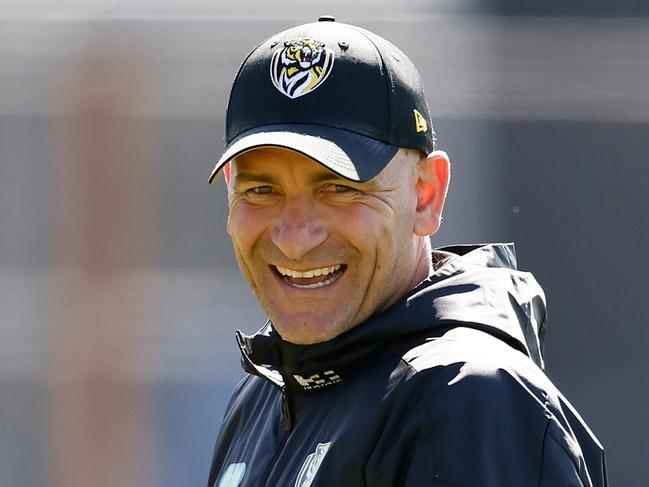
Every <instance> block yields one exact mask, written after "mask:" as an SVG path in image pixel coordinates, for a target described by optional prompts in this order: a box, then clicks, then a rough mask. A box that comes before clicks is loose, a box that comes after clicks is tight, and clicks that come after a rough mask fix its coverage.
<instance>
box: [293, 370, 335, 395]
mask: <svg viewBox="0 0 649 487" xmlns="http://www.w3.org/2000/svg"><path fill="white" fill-rule="evenodd" d="M293 378H294V379H295V380H296V381H297V383H298V384H300V385H301V386H302V388H303V389H304V390H305V391H310V390H312V389H320V388H322V387H326V386H332V385H334V384H338V383H339V382H341V381H342V378H341V377H340V376H339V375H338V374H337V373H336V372H334V371H333V370H327V371H325V372H322V373H321V374H319V373H318V374H311V375H310V376H308V377H304V376H302V375H299V374H293Z"/></svg>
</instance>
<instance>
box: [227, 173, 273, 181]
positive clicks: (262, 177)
mask: <svg viewBox="0 0 649 487" xmlns="http://www.w3.org/2000/svg"><path fill="white" fill-rule="evenodd" d="M232 179H233V182H234V183H237V184H240V183H250V182H255V183H268V184H277V179H276V178H274V177H273V176H271V175H270V174H265V173H253V172H237V173H235V174H234V177H233V178H232Z"/></svg>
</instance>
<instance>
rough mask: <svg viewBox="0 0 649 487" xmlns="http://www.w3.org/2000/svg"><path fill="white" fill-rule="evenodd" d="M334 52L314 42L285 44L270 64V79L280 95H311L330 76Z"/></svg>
mask: <svg viewBox="0 0 649 487" xmlns="http://www.w3.org/2000/svg"><path fill="white" fill-rule="evenodd" d="M333 63H334V52H333V51H332V50H331V49H329V48H327V47H325V45H324V43H323V42H319V41H316V40H314V39H307V38H305V39H295V40H293V41H286V42H285V43H284V46H283V47H281V48H280V49H278V50H277V51H275V54H273V57H272V59H271V61H270V79H271V80H272V81H273V85H275V88H277V89H278V90H279V91H280V92H281V93H283V94H284V95H286V96H288V97H289V98H297V97H299V96H302V95H306V94H307V93H311V92H312V91H313V90H315V89H316V88H317V87H318V86H320V85H321V84H322V83H324V81H325V80H326V79H327V77H328V76H329V73H331V67H332V66H333Z"/></svg>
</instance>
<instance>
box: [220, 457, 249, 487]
mask: <svg viewBox="0 0 649 487" xmlns="http://www.w3.org/2000/svg"><path fill="white" fill-rule="evenodd" d="M245 473H246V464H245V463H231V464H230V465H228V466H227V468H226V469H225V470H224V471H223V475H221V479H220V480H219V483H218V484H216V487H237V486H238V485H239V484H240V483H241V480H243V476H244V475H245Z"/></svg>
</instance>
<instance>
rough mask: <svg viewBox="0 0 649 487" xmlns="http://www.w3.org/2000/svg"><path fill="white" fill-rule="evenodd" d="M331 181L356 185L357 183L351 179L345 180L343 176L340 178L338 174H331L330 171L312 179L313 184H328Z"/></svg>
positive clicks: (315, 175) (316, 175)
mask: <svg viewBox="0 0 649 487" xmlns="http://www.w3.org/2000/svg"><path fill="white" fill-rule="evenodd" d="M330 181H331V182H341V181H342V182H347V183H354V182H355V181H352V180H350V179H346V178H344V177H342V176H339V175H338V174H336V173H334V172H329V171H326V172H321V173H318V174H314V175H313V176H312V177H311V178H310V182H311V183H312V184H317V183H326V182H330Z"/></svg>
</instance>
